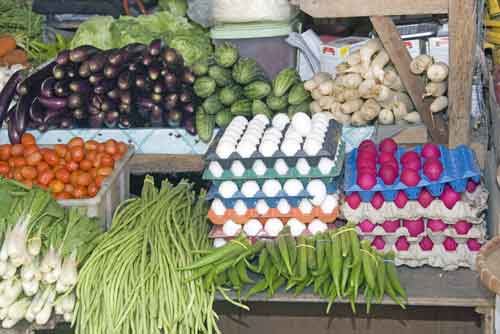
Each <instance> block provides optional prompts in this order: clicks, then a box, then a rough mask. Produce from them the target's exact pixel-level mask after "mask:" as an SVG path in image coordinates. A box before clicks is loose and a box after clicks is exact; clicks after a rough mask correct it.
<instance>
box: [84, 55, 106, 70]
mask: <svg viewBox="0 0 500 334" xmlns="http://www.w3.org/2000/svg"><path fill="white" fill-rule="evenodd" d="M106 61H107V57H106V54H105V53H103V52H98V53H96V54H95V55H93V56H92V57H91V58H90V59H89V60H88V63H89V69H90V72H92V73H97V72H100V71H102V69H103V68H104V65H106Z"/></svg>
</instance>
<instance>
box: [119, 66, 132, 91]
mask: <svg viewBox="0 0 500 334" xmlns="http://www.w3.org/2000/svg"><path fill="white" fill-rule="evenodd" d="M131 82H132V73H130V72H129V71H123V72H122V73H121V74H120V75H119V76H118V88H120V89H121V90H128V89H129V88H130V83H131Z"/></svg>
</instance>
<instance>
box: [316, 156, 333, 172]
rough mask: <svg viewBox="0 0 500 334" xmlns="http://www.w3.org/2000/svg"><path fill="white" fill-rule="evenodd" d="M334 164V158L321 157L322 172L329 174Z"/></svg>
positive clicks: (319, 167)
mask: <svg viewBox="0 0 500 334" xmlns="http://www.w3.org/2000/svg"><path fill="white" fill-rule="evenodd" d="M334 165H335V163H334V162H333V160H331V159H328V158H325V157H322V158H321V159H319V162H318V169H319V171H320V172H321V174H323V175H327V174H329V173H330V172H331V170H332V168H333V166H334Z"/></svg>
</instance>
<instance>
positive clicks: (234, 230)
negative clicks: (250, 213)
mask: <svg viewBox="0 0 500 334" xmlns="http://www.w3.org/2000/svg"><path fill="white" fill-rule="evenodd" d="M222 231H223V232H224V235H226V236H228V237H234V236H235V235H237V234H239V233H240V231H241V225H239V224H236V223H235V222H234V221H232V220H228V221H226V222H225V223H224V225H222Z"/></svg>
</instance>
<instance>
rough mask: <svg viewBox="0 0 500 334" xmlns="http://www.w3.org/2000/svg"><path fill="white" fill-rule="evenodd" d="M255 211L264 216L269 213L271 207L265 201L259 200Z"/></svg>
mask: <svg viewBox="0 0 500 334" xmlns="http://www.w3.org/2000/svg"><path fill="white" fill-rule="evenodd" d="M255 210H257V213H258V214H259V215H261V216H263V215H265V214H266V213H267V211H269V206H268V205H267V203H266V201H265V200H263V199H259V200H258V201H257V204H256V205H255Z"/></svg>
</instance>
